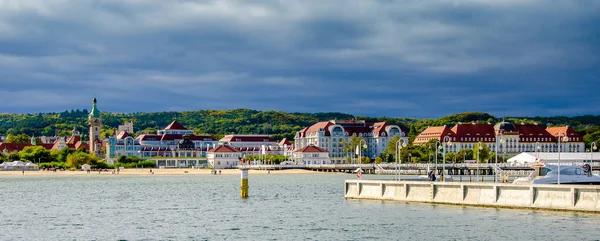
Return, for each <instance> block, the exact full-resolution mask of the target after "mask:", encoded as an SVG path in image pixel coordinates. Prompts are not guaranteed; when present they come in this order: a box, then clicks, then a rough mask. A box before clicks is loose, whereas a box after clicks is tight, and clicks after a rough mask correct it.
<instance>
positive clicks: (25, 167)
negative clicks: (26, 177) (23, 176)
mask: <svg viewBox="0 0 600 241" xmlns="http://www.w3.org/2000/svg"><path fill="white" fill-rule="evenodd" d="M0 169H1V170H5V171H37V170H40V168H39V167H38V165H36V164H33V163H31V162H22V161H12V162H3V163H2V164H0Z"/></svg>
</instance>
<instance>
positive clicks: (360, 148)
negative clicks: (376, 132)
mask: <svg viewBox="0 0 600 241" xmlns="http://www.w3.org/2000/svg"><path fill="white" fill-rule="evenodd" d="M363 142H364V143H365V144H364V145H362V143H363ZM363 147H364V148H367V141H365V140H364V139H361V140H360V142H359V143H358V161H357V164H361V163H362V149H363Z"/></svg>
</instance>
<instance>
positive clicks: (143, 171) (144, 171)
mask: <svg viewBox="0 0 600 241" xmlns="http://www.w3.org/2000/svg"><path fill="white" fill-rule="evenodd" d="M150 170H152V172H153V173H151V172H150ZM219 170H220V171H221V175H240V170H238V169H219ZM325 173H326V172H315V171H309V170H303V169H287V170H271V171H270V172H269V171H266V170H249V174H251V175H254V174H264V175H267V174H270V175H279V174H325ZM329 174H333V173H332V172H330V173H329ZM338 174H339V173H338ZM22 175H25V176H70V175H75V176H76V175H80V176H85V175H212V173H211V170H210V169H191V168H169V169H158V168H152V169H150V168H138V169H124V170H122V171H120V172H118V174H117V173H116V172H115V173H114V174H113V169H108V171H106V172H105V171H101V172H98V171H90V173H87V172H86V171H56V172H51V171H25V173H23V172H21V171H0V176H22Z"/></svg>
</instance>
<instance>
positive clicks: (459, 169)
mask: <svg viewBox="0 0 600 241" xmlns="http://www.w3.org/2000/svg"><path fill="white" fill-rule="evenodd" d="M580 164H582V163H578V164H577V165H580ZM589 164H590V165H591V166H592V169H593V170H594V172H595V173H598V170H600V163H597V162H595V163H589ZM563 165H565V166H566V165H572V163H564V164H563ZM359 167H360V168H361V169H362V170H363V173H364V174H385V175H394V174H400V175H427V172H428V170H429V171H435V173H436V174H437V175H438V176H439V175H441V174H442V172H443V173H444V176H496V178H498V180H499V179H500V175H507V176H510V177H526V176H529V175H530V174H531V173H532V172H533V168H532V167H531V164H513V163H498V164H497V165H496V164H493V163H480V164H467V163H446V164H445V165H444V164H442V163H438V164H435V163H429V164H424V163H409V164H399V165H397V164H395V163H380V164H375V163H371V164H309V165H245V166H243V167H239V168H247V169H254V170H283V169H305V170H312V171H316V172H343V173H352V172H354V171H355V170H356V169H357V168H359Z"/></svg>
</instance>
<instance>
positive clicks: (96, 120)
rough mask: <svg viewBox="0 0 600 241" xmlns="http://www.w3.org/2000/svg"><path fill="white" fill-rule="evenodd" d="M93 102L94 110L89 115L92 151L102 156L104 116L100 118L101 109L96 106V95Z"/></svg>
mask: <svg viewBox="0 0 600 241" xmlns="http://www.w3.org/2000/svg"><path fill="white" fill-rule="evenodd" d="M92 101H93V104H92V111H91V112H90V115H89V116H88V124H89V125H90V142H89V143H88V145H89V147H90V152H91V153H94V154H96V156H102V140H101V139H100V130H101V128H102V118H100V111H99V110H98V108H97V107H96V97H94V100H92Z"/></svg>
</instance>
